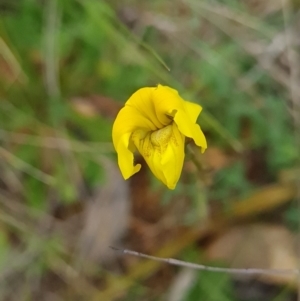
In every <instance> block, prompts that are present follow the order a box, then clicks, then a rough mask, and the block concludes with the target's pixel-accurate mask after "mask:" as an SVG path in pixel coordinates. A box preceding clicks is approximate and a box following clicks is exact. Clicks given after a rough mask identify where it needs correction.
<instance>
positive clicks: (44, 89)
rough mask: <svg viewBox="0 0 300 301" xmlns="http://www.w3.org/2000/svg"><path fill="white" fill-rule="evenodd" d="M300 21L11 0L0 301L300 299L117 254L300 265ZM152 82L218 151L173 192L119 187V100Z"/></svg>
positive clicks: (4, 89)
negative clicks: (190, 114) (177, 98)
mask: <svg viewBox="0 0 300 301" xmlns="http://www.w3.org/2000/svg"><path fill="white" fill-rule="evenodd" d="M299 8H300V6H299V3H298V1H288V0H287V1H277V0H276V1H271V0H269V1H255V0H245V1H235V0H223V1H221V0H219V1H196V0H176V1H166V0H153V1H137V0H128V1H100V0H84V1H79V0H78V1H75V0H61V1H60V0H13V1H9V0H0V207H1V208H0V230H1V231H0V300H18V301H21V300H101V301H102V300H130V301H132V300H169V301H177V300H178V301H179V300H185V301H196V300H206V301H210V300H211V301H214V300H237V301H238V300H241V301H243V300H245V301H254V300H296V282H295V279H294V278H293V277H281V278H280V277H271V276H270V277H265V278H264V277H255V276H252V277H248V278H245V279H244V278H243V279H240V277H232V276H230V275H227V274H218V273H209V272H194V271H191V270H185V269H181V268H176V267H173V266H168V265H166V264H161V263H158V262H151V261H143V260H142V259H141V258H135V257H130V256H119V254H118V252H115V251H114V250H112V249H110V248H109V247H110V246H115V247H121V248H128V249H133V250H136V251H139V252H144V253H148V254H156V255H157V256H163V257H176V258H179V259H182V260H186V261H191V262H199V263H204V264H209V265H216V266H228V267H231V266H233V267H240V268H247V267H257V268H266V269H271V268H296V266H295V265H296V264H297V261H298V259H297V253H296V250H295V246H294V242H295V239H296V234H297V229H298V220H299V218H298V217H299V208H298V206H297V202H296V201H297V200H296V193H297V192H296V186H297V185H296V183H297V179H299V144H297V137H299V132H300V129H299V119H300V110H299V104H300V93H299V88H298V83H299V80H300V77H299V70H300V68H299V66H300V57H299V45H300V43H299V42H300V40H299V34H298V33H299V32H300V22H299V20H300V19H299V14H300V11H299ZM158 83H160V84H163V85H168V86H171V87H173V88H175V89H177V90H178V91H179V93H180V94H181V96H182V97H184V98H185V99H187V100H190V101H193V102H197V103H199V104H201V106H202V107H203V112H202V113H201V115H200V118H199V120H198V123H199V124H200V125H201V127H202V129H203V131H204V132H205V135H206V137H207V140H208V149H207V151H206V153H205V154H203V155H201V154H199V153H198V151H197V149H196V148H194V147H193V145H189V149H188V151H187V156H186V163H185V166H184V169H183V173H182V176H181V180H180V182H179V183H178V185H177V188H176V189H175V190H174V191H168V190H167V189H166V188H165V187H164V186H163V185H162V184H161V183H159V182H158V181H157V180H156V179H154V178H153V176H152V175H151V174H150V172H149V171H148V168H147V167H146V165H145V164H143V166H144V167H143V169H142V171H141V172H140V173H138V174H137V175H135V176H134V177H133V178H132V179H131V180H129V181H124V180H123V179H122V178H121V177H120V172H119V170H118V167H117V165H116V162H117V160H116V154H115V152H114V149H113V146H112V143H111V129H112V123H113V120H114V118H115V116H116V114H117V112H118V110H119V109H120V108H121V106H122V104H124V102H125V101H126V100H127V99H128V98H129V96H130V95H131V94H132V93H133V92H135V91H136V90H137V89H139V88H141V87H145V86H155V85H157V84H158ZM298 141H299V139H298ZM137 160H140V161H141V162H142V159H141V158H138V157H137ZM245 245H247V247H245ZM243 246H244V247H243ZM282 248H283V249H284V250H282ZM276 252H277V253H276ZM278 254H279V255H278Z"/></svg>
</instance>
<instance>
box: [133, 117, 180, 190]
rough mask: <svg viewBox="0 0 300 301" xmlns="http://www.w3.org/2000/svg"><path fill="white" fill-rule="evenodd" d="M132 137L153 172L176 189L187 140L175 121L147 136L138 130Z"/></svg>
mask: <svg viewBox="0 0 300 301" xmlns="http://www.w3.org/2000/svg"><path fill="white" fill-rule="evenodd" d="M132 139H133V142H134V144H135V146H136V148H137V149H138V150H139V152H140V153H141V155H142V156H143V157H144V159H145V161H146V162H147V164H148V166H149V168H150V169H151V171H152V172H153V174H154V175H155V176H156V177H157V178H158V179H159V180H161V181H162V182H163V183H164V184H165V185H166V186H167V187H168V188H169V189H174V188H175V186H176V184H177V182H178V180H179V177H180V174H181V170H182V166H183V161H184V141H185V138H184V136H183V135H182V134H181V133H180V132H179V130H178V127H177V125H176V124H175V123H174V122H173V123H172V124H171V125H169V126H166V127H164V128H163V129H161V130H159V131H156V132H153V133H148V134H147V135H146V136H145V137H142V136H141V134H140V133H139V131H137V132H135V133H134V134H133V136H132Z"/></svg>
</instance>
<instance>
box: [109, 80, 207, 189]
mask: <svg viewBox="0 0 300 301" xmlns="http://www.w3.org/2000/svg"><path fill="white" fill-rule="evenodd" d="M201 110H202V108H201V106H199V105H197V104H195V103H191V102H188V101H185V100H183V99H182V98H181V97H180V96H179V94H178V92H177V91H176V90H174V89H171V88H170V87H167V86H161V85H158V86H157V87H147V88H142V89H139V90H138V91H136V92H135V93H134V94H133V95H132V96H131V97H130V98H129V99H128V101H127V102H126V103H125V106H124V107H123V108H122V109H121V110H120V112H119V114H118V116H117V118H116V120H115V122H114V125H113V130H112V137H113V144H114V147H115V149H116V151H117V153H118V163H119V167H120V170H121V172H122V175H123V177H124V179H128V178H129V177H131V176H132V175H134V174H135V173H137V172H138V171H139V170H140V169H141V165H140V164H136V165H135V164H134V152H135V151H136V150H138V151H139V152H140V154H141V155H142V156H143V157H144V159H145V161H146V162H147V164H148V165H149V167H150V169H151V171H152V172H153V174H154V175H155V176H156V177H157V178H158V179H159V180H161V181H162V182H163V183H164V184H165V185H166V186H168V188H169V189H174V188H175V186H176V184H177V182H178V179H179V177H180V174H181V170H182V166H183V161H184V145H185V137H189V138H192V139H193V140H194V142H195V144H196V145H197V146H199V147H200V148H201V150H202V152H204V150H205V149H206V147H207V145H206V139H205V136H204V134H203V132H202V131H201V129H200V127H199V125H198V124H196V120H197V117H198V116H199V114H200V112H201Z"/></svg>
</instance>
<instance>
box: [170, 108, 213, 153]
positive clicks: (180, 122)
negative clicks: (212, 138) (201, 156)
mask: <svg viewBox="0 0 300 301" xmlns="http://www.w3.org/2000/svg"><path fill="white" fill-rule="evenodd" d="M174 121H175V123H176V124H177V126H178V129H179V131H180V132H181V133H182V134H183V135H185V136H186V137H190V138H192V139H193V140H194V142H195V144H196V145H198V146H200V147H201V151H202V152H204V151H205V149H206V148H207V143H206V138H205V136H204V134H203V132H202V131H201V129H200V126H199V125H198V124H196V123H193V122H192V121H191V120H190V119H189V116H188V115H187V114H186V113H185V112H184V111H181V110H180V111H177V112H176V113H175V116H174Z"/></svg>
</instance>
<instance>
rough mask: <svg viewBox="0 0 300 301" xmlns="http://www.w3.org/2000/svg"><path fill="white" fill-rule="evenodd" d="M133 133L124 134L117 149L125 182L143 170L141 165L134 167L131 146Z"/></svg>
mask: <svg viewBox="0 0 300 301" xmlns="http://www.w3.org/2000/svg"><path fill="white" fill-rule="evenodd" d="M130 137H131V133H126V134H124V135H123V136H122V137H121V139H119V143H118V145H117V147H116V150H117V153H118V164H119V167H120V170H121V173H122V175H123V177H124V179H125V180H127V179H128V178H130V177H131V176H132V175H134V174H135V173H137V172H138V171H139V170H140V169H141V164H137V165H134V157H133V152H132V150H131V148H132V147H131V146H130Z"/></svg>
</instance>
